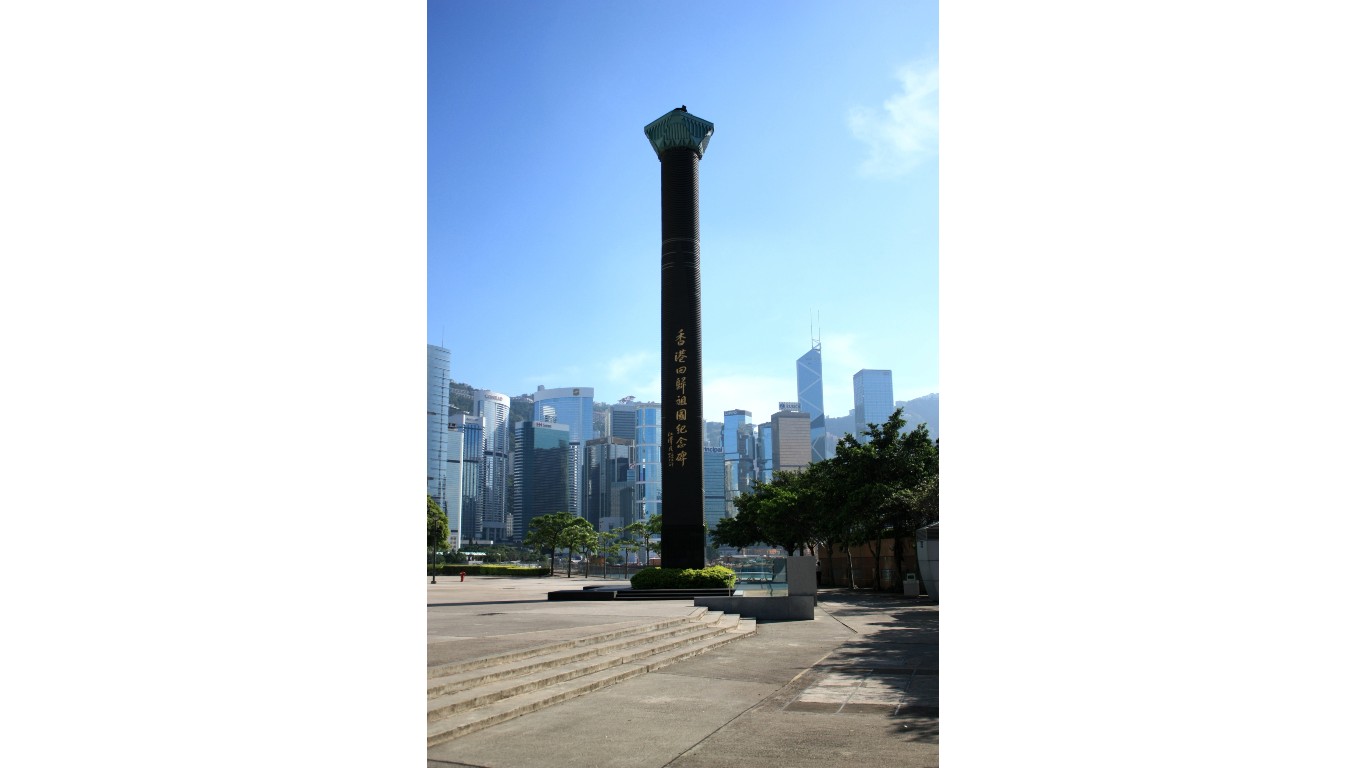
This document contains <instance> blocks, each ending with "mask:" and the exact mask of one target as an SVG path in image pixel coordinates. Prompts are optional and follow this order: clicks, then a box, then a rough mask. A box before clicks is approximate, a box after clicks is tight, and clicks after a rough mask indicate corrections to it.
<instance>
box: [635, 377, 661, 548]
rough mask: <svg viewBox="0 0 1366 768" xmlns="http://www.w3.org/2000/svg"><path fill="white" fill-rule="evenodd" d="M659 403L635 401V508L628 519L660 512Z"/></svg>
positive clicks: (644, 518) (647, 517) (643, 519)
mask: <svg viewBox="0 0 1366 768" xmlns="http://www.w3.org/2000/svg"><path fill="white" fill-rule="evenodd" d="M662 415H663V414H662V413H661V410H660V407H659V403H637V404H636V447H635V459H634V462H633V465H634V466H635V469H636V495H635V502H634V503H635V509H634V510H633V511H632V518H631V519H630V520H628V521H627V522H628V523H634V522H637V521H648V520H649V519H650V518H651V517H654V516H655V515H658V514H661V513H662V512H663V503H664V491H663V489H662V488H661V484H662V480H663V478H662V477H661V473H660V467H659V460H660V457H661V456H660V454H661V450H660V449H661V445H660V441H661V438H663V435H662V434H660V429H659V425H660V421H661V417H662Z"/></svg>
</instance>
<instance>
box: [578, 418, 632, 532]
mask: <svg viewBox="0 0 1366 768" xmlns="http://www.w3.org/2000/svg"><path fill="white" fill-rule="evenodd" d="M631 421H632V423H634V422H635V414H634V413H633V414H632V415H631ZM634 445H635V441H633V440H626V439H623V438H620V437H599V438H595V439H593V440H589V441H588V442H586V443H584V446H583V448H584V451H583V452H584V473H583V499H584V506H583V516H584V518H586V519H587V520H588V522H590V523H592V524H593V528H594V529H595V530H599V531H610V530H611V529H613V528H621V527H622V526H624V525H627V524H628V523H630V522H631V507H632V506H633V503H634V500H635V495H636V479H635V477H634V476H633V475H632V474H631V449H632V446H634Z"/></svg>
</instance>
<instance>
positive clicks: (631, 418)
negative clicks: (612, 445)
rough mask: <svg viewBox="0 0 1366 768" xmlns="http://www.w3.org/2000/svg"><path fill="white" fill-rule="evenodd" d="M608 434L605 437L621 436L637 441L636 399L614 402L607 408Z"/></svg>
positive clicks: (624, 438)
mask: <svg viewBox="0 0 1366 768" xmlns="http://www.w3.org/2000/svg"><path fill="white" fill-rule="evenodd" d="M606 432H607V434H606V435H605V437H619V438H622V439H623V440H630V441H631V442H633V443H634V442H635V441H636V402H635V399H634V398H632V399H629V400H623V401H621V402H620V403H613V404H612V405H611V406H610V407H609V408H608V409H607V429H606Z"/></svg>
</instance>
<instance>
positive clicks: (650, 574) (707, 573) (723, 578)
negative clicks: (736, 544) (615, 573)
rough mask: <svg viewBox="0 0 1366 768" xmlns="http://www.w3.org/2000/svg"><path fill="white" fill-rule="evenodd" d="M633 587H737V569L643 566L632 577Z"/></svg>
mask: <svg viewBox="0 0 1366 768" xmlns="http://www.w3.org/2000/svg"><path fill="white" fill-rule="evenodd" d="M631 587H632V588H633V589H715V588H717V587H724V588H726V589H733V588H734V587H735V571H732V570H731V569H729V568H726V567H725V566H721V565H712V566H708V567H706V568H701V569H698V568H642V569H641V570H640V571H638V572H637V573H636V574H635V575H634V576H632V577H631Z"/></svg>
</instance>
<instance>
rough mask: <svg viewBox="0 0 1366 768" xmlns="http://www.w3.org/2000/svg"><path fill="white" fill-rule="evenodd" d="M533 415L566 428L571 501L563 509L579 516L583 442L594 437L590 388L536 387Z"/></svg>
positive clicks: (581, 494)
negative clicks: (566, 507) (567, 429)
mask: <svg viewBox="0 0 1366 768" xmlns="http://www.w3.org/2000/svg"><path fill="white" fill-rule="evenodd" d="M532 417H533V418H534V419H535V420H536V421H544V422H549V423H551V424H564V425H566V426H568V427H569V452H570V457H569V459H570V460H569V469H568V471H569V486H570V488H571V489H572V493H571V494H570V495H571V498H572V501H571V503H570V508H569V509H567V510H565V511H567V512H569V513H570V514H573V515H578V516H580V517H582V516H583V510H582V508H583V444H584V443H585V442H587V441H588V440H592V439H593V388H592V387H559V388H557V389H546V388H545V387H537V388H536V394H534V395H532Z"/></svg>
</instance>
